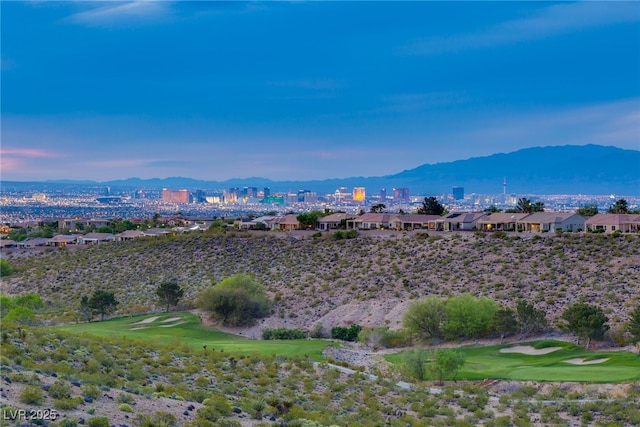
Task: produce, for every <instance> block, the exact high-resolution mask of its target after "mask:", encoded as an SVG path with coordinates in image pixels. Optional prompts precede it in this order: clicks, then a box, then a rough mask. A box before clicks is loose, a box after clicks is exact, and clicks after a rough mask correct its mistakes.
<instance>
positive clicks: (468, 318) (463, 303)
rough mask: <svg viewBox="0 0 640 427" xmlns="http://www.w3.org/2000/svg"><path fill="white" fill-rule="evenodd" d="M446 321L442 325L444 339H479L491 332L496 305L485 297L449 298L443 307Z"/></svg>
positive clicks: (467, 295)
mask: <svg viewBox="0 0 640 427" xmlns="http://www.w3.org/2000/svg"><path fill="white" fill-rule="evenodd" d="M445 308H446V311H447V321H446V322H445V323H444V324H443V325H442V331H443V333H444V336H445V338H448V339H458V338H480V337H482V336H486V335H488V334H489V333H490V332H491V329H492V326H493V319H494V315H495V312H496V311H498V308H499V307H498V303H496V302H495V301H493V300H491V299H489V298H486V297H474V296H473V295H470V294H463V295H459V296H456V297H452V298H449V299H448V300H447V303H446V305H445Z"/></svg>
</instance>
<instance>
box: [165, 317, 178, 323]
mask: <svg viewBox="0 0 640 427" xmlns="http://www.w3.org/2000/svg"><path fill="white" fill-rule="evenodd" d="M176 320H182V317H169V318H168V319H164V320H161V321H160V323H169V322H175V321H176Z"/></svg>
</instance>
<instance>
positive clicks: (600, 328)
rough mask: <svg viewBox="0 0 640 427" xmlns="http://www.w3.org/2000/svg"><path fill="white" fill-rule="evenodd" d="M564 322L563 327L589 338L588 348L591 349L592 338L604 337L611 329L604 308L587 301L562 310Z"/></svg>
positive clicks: (580, 336)
mask: <svg viewBox="0 0 640 427" xmlns="http://www.w3.org/2000/svg"><path fill="white" fill-rule="evenodd" d="M562 319H563V320H564V323H561V324H560V327H561V328H562V329H565V330H567V331H570V332H573V333H574V334H576V335H577V336H578V340H579V339H580V338H584V339H586V340H587V345H586V349H587V350H588V349H589V344H590V342H591V339H598V338H602V337H603V336H604V334H605V332H607V331H608V330H609V325H607V322H608V321H609V319H608V318H607V316H606V315H605V314H604V312H603V311H602V309H600V308H599V307H595V306H592V305H589V304H585V303H576V304H572V305H570V306H568V307H567V308H566V309H565V310H564V312H562Z"/></svg>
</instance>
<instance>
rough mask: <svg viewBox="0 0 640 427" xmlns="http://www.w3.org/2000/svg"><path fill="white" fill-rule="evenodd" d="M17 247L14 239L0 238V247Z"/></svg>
mask: <svg viewBox="0 0 640 427" xmlns="http://www.w3.org/2000/svg"><path fill="white" fill-rule="evenodd" d="M16 247H18V243H17V242H16V241H15V240H9V239H2V240H0V249H5V248H6V249H9V248H16Z"/></svg>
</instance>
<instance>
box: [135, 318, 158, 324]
mask: <svg viewBox="0 0 640 427" xmlns="http://www.w3.org/2000/svg"><path fill="white" fill-rule="evenodd" d="M159 317H160V316H153V317H147V318H146V319H142V320H141V321H139V322H136V323H134V325H140V324H142V323H151V322H155V321H156V320H157V319H158V318H159Z"/></svg>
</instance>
